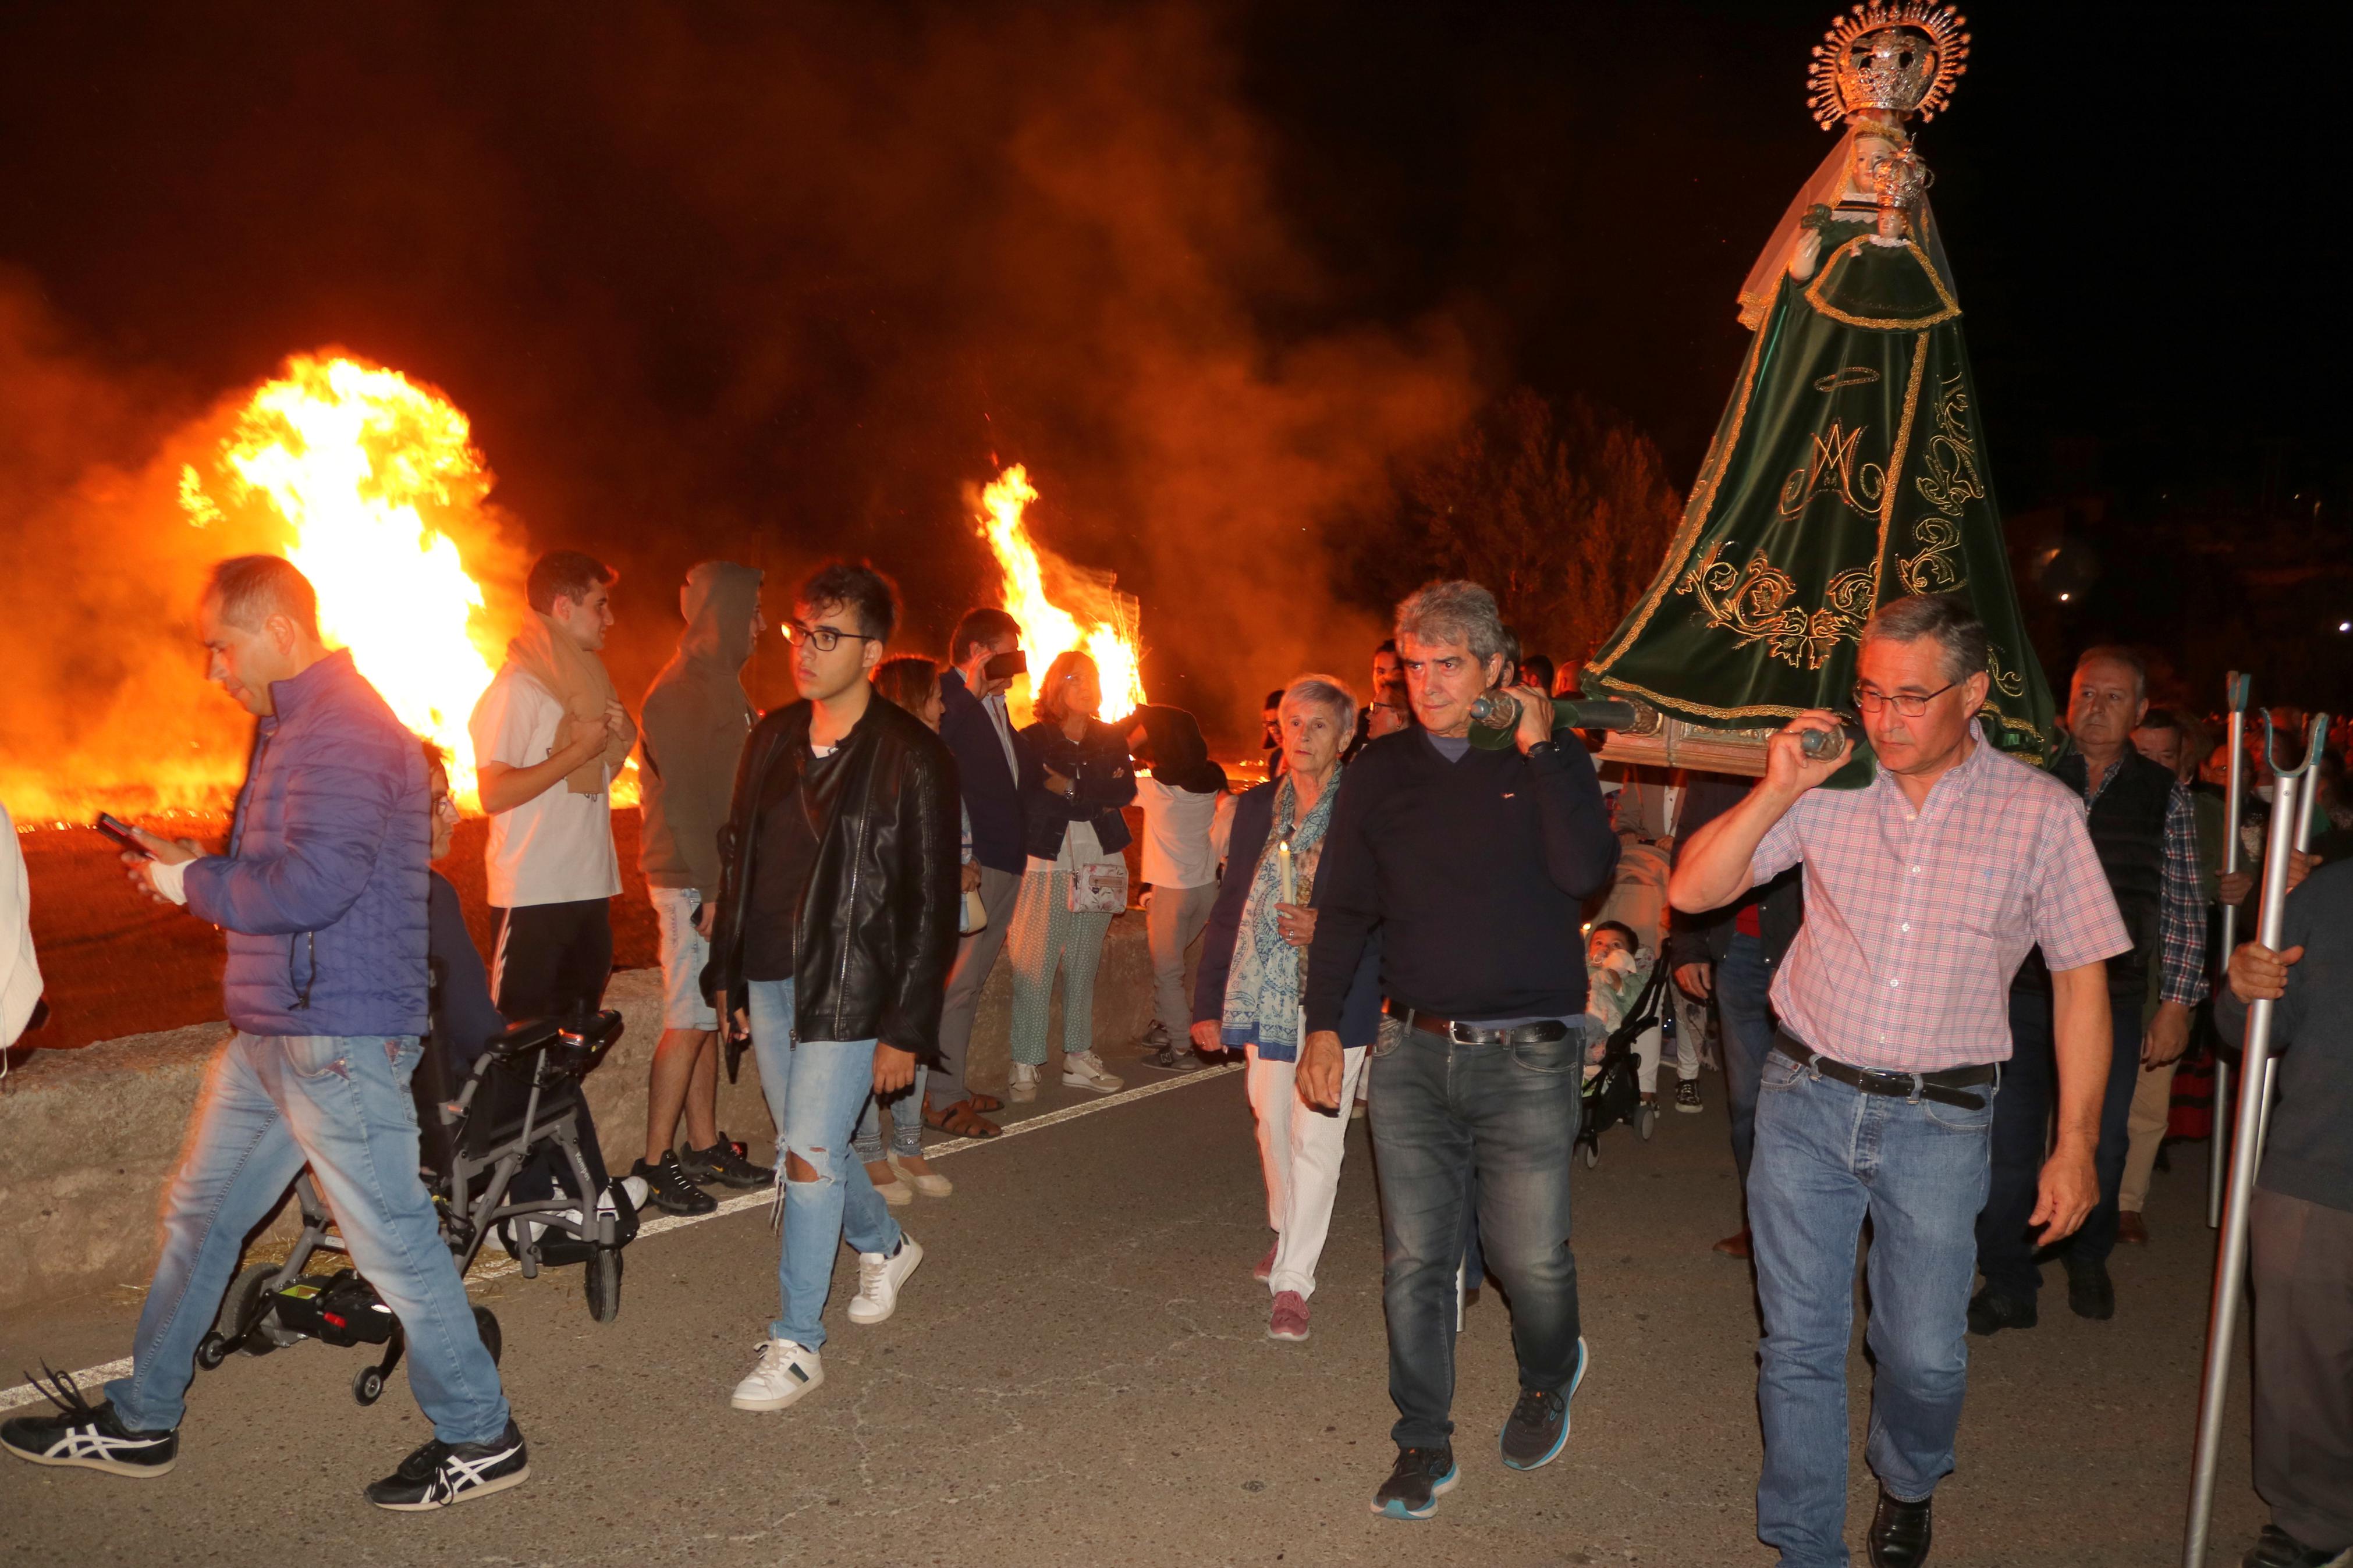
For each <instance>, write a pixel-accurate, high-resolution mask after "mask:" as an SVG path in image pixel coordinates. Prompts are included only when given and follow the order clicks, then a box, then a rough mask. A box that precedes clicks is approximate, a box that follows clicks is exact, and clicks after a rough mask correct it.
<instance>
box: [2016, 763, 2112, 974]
mask: <svg viewBox="0 0 2353 1568" xmlns="http://www.w3.org/2000/svg"><path fill="white" fill-rule="evenodd" d="M2036 860H2037V862H2038V863H2039V865H2040V867H2041V870H2042V875H2041V877H2040V879H2038V880H2037V881H2036V884H2035V889H2034V919H2033V925H2034V940H2035V941H2036V942H2038V943H2039V944H2041V946H2042V959H2043V962H2044V963H2048V964H2049V965H2050V966H2051V967H2052V969H2053V970H2062V969H2081V968H2083V967H2084V965H2085V964H2087V963H2097V962H2099V961H2100V960H2102V959H2108V958H2114V957H2116V955H2117V954H2118V953H2122V952H2130V951H2131V950H2132V934H2131V933H2130V932H2129V931H2126V930H2125V918H2124V916H2123V915H2122V914H2120V913H2118V912H2117V910H2116V894H2115V892H2114V891H2112V890H2111V889H2109V887H2108V874H2107V872H2105V870H2103V869H2101V867H2100V857H2099V854H2098V853H2097V851H2095V850H2094V849H2093V847H2092V833H2091V829H2090V827H2089V826H2087V825H2086V823H2085V821H2084V806H2083V803H2082V802H2081V801H2077V800H2072V799H2070V800H2054V801H2052V804H2051V806H2050V808H2049V816H2047V817H2046V818H2045V819H2044V822H2043V826H2042V849H2041V851H2040V853H2039V854H2038V855H2037V856H2036Z"/></svg>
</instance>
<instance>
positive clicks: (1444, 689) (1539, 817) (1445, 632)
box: [1298, 582, 1618, 1519]
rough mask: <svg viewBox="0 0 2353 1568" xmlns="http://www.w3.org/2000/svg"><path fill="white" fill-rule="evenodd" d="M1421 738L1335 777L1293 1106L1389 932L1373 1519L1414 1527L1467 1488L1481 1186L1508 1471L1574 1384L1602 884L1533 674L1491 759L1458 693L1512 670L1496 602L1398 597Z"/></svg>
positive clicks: (1596, 827) (1578, 1374) (1569, 751)
mask: <svg viewBox="0 0 2353 1568" xmlns="http://www.w3.org/2000/svg"><path fill="white" fill-rule="evenodd" d="M1397 639H1398V654H1399V656H1400V658H1401V659H1402V662H1403V664H1404V667H1405V676H1406V689H1407V693H1408V695H1409V698H1410V699H1411V700H1412V703H1413V709H1414V716H1415V717H1416V718H1417V719H1419V721H1420V724H1419V728H1416V729H1412V730H1408V731H1401V732H1398V733H1396V734H1390V735H1383V736H1381V737H1379V738H1377V739H1376V740H1373V741H1371V742H1367V743H1366V746H1365V748H1364V750H1363V752H1360V753H1359V754H1358V755H1357V758H1356V761H1355V762H1354V763H1351V764H1349V766H1348V769H1347V771H1346V773H1345V774H1344V775H1343V776H1342V778H1341V781H1340V787H1339V793H1338V795H1337V797H1336V799H1335V804H1334V806H1333V814H1332V825H1331V827H1330V829H1329V831H1328V833H1327V835H1326V837H1325V842H1324V859H1323V863H1322V866H1321V868H1320V869H1319V871H1318V874H1317V877H1316V880H1315V891H1314V905H1315V909H1316V923H1315V930H1314V937H1313V941H1312V945H1311V947H1310V950H1309V953H1310V956H1309V961H1308V965H1307V982H1306V1005H1307V1029H1308V1034H1307V1039H1306V1043H1305V1046H1304V1047H1303V1051H1302V1053H1301V1057H1300V1062H1299V1069H1298V1089H1299V1096H1300V1098H1301V1099H1302V1100H1305V1101H1307V1102H1308V1103H1309V1104H1311V1105H1317V1106H1321V1107H1323V1108H1324V1109H1326V1110H1336V1109H1338V1107H1339V1105H1340V1101H1341V1097H1342V1094H1343V1092H1344V1086H1345V1072H1344V1054H1343V1046H1344V1044H1345V1042H1344V1040H1343V1037H1342V1035H1341V1033H1340V1031H1341V1030H1342V1028H1343V1027H1344V1026H1345V1020H1344V1014H1345V1005H1344V1004H1345V1001H1346V999H1347V995H1348V992H1349V987H1350V983H1351V980H1352V978H1353V977H1354V976H1355V975H1356V969H1357V965H1358V963H1359V961H1360V960H1361V959H1362V957H1363V955H1364V953H1365V952H1366V946H1367V944H1368V942H1371V941H1372V940H1373V931H1374V928H1375V927H1376V926H1377V927H1378V928H1379V932H1380V934H1379V942H1380V971H1379V973H1380V989H1381V991H1382V992H1383V994H1386V995H1387V996H1388V1011H1389V1013H1390V1015H1391V1016H1393V1017H1395V1018H1396V1019H1398V1021H1399V1022H1400V1023H1401V1024H1402V1025H1403V1027H1401V1028H1398V1029H1394V1030H1387V1029H1385V1030H1382V1031H1380V1038H1379V1039H1377V1041H1376V1042H1375V1043H1374V1044H1373V1045H1372V1046H1371V1047H1369V1051H1370V1054H1371V1058H1372V1059H1371V1060H1370V1062H1369V1063H1367V1065H1366V1071H1367V1073H1368V1074H1369V1075H1370V1077H1371V1078H1372V1079H1373V1080H1374V1087H1373V1093H1372V1096H1371V1100H1372V1115H1371V1121H1372V1132H1373V1146H1374V1148H1375V1149H1376V1150H1377V1152H1378V1159H1377V1162H1376V1164H1377V1175H1378V1178H1379V1181H1380V1184H1381V1200H1382V1201H1381V1231H1382V1241H1383V1255H1384V1259H1385V1261H1384V1265H1383V1272H1382V1294H1383V1298H1384V1301H1385V1305H1386V1306H1387V1309H1388V1330H1389V1397H1390V1398H1391V1399H1392V1400H1393V1401H1395V1402H1396V1405H1397V1407H1398V1421H1397V1425H1396V1426H1394V1427H1393V1428H1392V1429H1391V1434H1390V1435H1391V1436H1392V1437H1393V1438H1394V1440H1395V1441H1396V1443H1397V1446H1398V1458H1397V1464H1396V1467H1395V1468H1394V1469H1393V1470H1392V1472H1391V1473H1390V1476H1389V1478H1388V1480H1387V1481H1385V1482H1383V1483H1382V1485H1381V1487H1380V1489H1378V1490H1377V1491H1376V1492H1375V1493H1374V1496H1373V1502H1372V1506H1373V1511H1374V1512H1376V1513H1378V1514H1382V1515H1385V1516H1386V1517H1388V1518H1391V1519H1427V1518H1428V1517H1430V1513H1431V1512H1432V1511H1433V1510H1435V1509H1436V1508H1437V1498H1438V1494H1440V1493H1441V1492H1443V1491H1445V1490H1447V1489H1450V1488H1451V1487H1452V1486H1453V1485H1454V1484H1455V1482H1456V1481H1457V1479H1459V1472H1458V1471H1457V1469H1456V1468H1455V1462H1454V1449H1453V1442H1452V1436H1453V1431H1454V1424H1453V1421H1452V1419H1451V1407H1452V1405H1453V1401H1454V1337H1455V1315H1456V1297H1455V1270H1456V1268H1457V1267H1458V1266H1459V1265H1460V1264H1461V1261H1462V1242H1463V1237H1464V1234H1465V1231H1466V1228H1467V1226H1466V1222H1467V1220H1468V1219H1469V1215H1467V1214H1466V1213H1465V1212H1464V1211H1465V1208H1466V1206H1467V1205H1468V1202H1469V1197H1468V1194H1470V1193H1471V1192H1472V1190H1473V1180H1474V1177H1475V1183H1476V1185H1475V1190H1476V1192H1477V1194H1478V1199H1477V1202H1478V1222H1479V1239H1480V1244H1481V1246H1482V1248H1483V1250H1484V1252H1485V1255H1486V1266H1487V1268H1488V1271H1489V1272H1491V1273H1492V1274H1493V1275H1494V1276H1495V1278H1496V1279H1497V1280H1499V1281H1500V1282H1501V1284H1502V1285H1503V1287H1504V1289H1505V1290H1506V1291H1508V1292H1509V1293H1510V1296H1511V1300H1512V1343H1513V1349H1514V1352H1515V1355H1516V1358H1517V1360H1518V1363H1519V1384H1520V1394H1519V1398H1518V1400H1517V1402H1516V1403H1515V1404H1514V1406H1513V1409H1512V1411H1511V1413H1510V1415H1508V1416H1507V1417H1506V1418H1505V1419H1504V1424H1503V1436H1502V1447H1503V1458H1504V1463H1505V1464H1506V1465H1508V1466H1510V1467H1512V1468H1514V1469H1524V1470H1529V1469H1535V1468H1537V1467H1538V1466H1541V1465H1545V1464H1547V1463H1549V1462H1550V1461H1551V1460H1552V1459H1553V1458H1556V1456H1557V1455H1558V1454H1559V1453H1560V1450H1561V1447H1562V1446H1563V1445H1564V1444H1565V1443H1566V1442H1567V1436H1568V1401H1569V1399H1570V1397H1571V1396H1572V1395H1574V1394H1575V1393H1576V1392H1577V1383H1578V1381H1579V1380H1580V1379H1581V1378H1582V1377H1583V1375H1584V1373H1585V1342H1584V1340H1583V1338H1582V1337H1581V1335H1580V1334H1579V1332H1578V1322H1577V1260H1576V1258H1575V1256H1574V1254H1572V1253H1571V1251H1570V1250H1569V1190H1568V1189H1569V1175H1568V1172H1569V1149H1570V1144H1571V1142H1572V1141H1573V1140H1574V1139H1575V1137H1576V1135H1577V1114H1578V1110H1579V1099H1578V1087H1579V1084H1580V1082H1581V1080H1582V1076H1583V1075H1582V1072H1581V1070H1580V1069H1581V1068H1582V1067H1583V1065H1584V1047H1583V1041H1584V1033H1583V1029H1582V1027H1581V1026H1580V1020H1581V1018H1582V1016H1583V1014H1584V1011H1585V972H1584V967H1583V965H1582V964H1580V963H1577V955H1578V953H1580V952H1581V951H1582V949H1583V941H1582V938H1581V935H1580V933H1579V931H1578V924H1579V921H1580V918H1581V905H1582V903H1583V901H1584V900H1586V899H1587V898H1588V897H1589V896H1591V895H1592V894H1594V893H1596V892H1599V890H1600V889H1602V888H1603V887H1604V886H1606V885H1607V884H1608V882H1609V873H1610V870H1611V868H1613V867H1614V866H1615V865H1616V864H1617V859H1618V841H1617V838H1616V837H1615V836H1614V835H1612V834H1611V832H1610V831H1609V818H1608V816H1607V814H1606V813H1605V812H1604V810H1603V808H1602V804H1601V790H1600V786H1599V784H1598V783H1596V781H1595V779H1594V776H1593V762H1592V759H1591V758H1590V757H1588V756H1587V755H1586V752H1585V748H1584V747H1583V746H1582V745H1581V744H1579V743H1578V742H1577V741H1576V740H1575V739H1574V738H1573V737H1568V738H1563V739H1560V740H1556V739H1555V738H1554V732H1553V728H1552V700H1551V699H1550V698H1549V697H1547V696H1546V694H1545V693H1543V692H1540V691H1536V690H1534V689H1530V688H1527V687H1515V688H1514V689H1512V690H1511V691H1510V696H1511V697H1512V698H1513V699H1514V700H1516V701H1517V702H1518V704H1519V717H1518V721H1517V724H1516V728H1515V729H1514V731H1513V732H1512V733H1511V734H1510V735H1509V737H1508V738H1506V739H1504V741H1503V742H1502V746H1501V749H1496V750H1488V749H1484V748H1482V747H1474V746H1473V745H1472V741H1471V738H1470V735H1471V705H1472V703H1473V702H1474V701H1476V700H1479V699H1480V698H1482V696H1488V695H1491V694H1493V695H1500V694H1501V693H1500V687H1501V683H1502V682H1504V680H1506V679H1514V678H1515V673H1514V672H1513V667H1512V666H1511V665H1509V664H1507V663H1506V662H1505V659H1504V652H1505V647H1506V634H1505V632H1504V627H1503V624H1502V621H1501V618H1500V617H1499V616H1498V615H1497V614H1496V608H1495V600H1494V596H1493V595H1491V594H1489V593H1488V592H1487V590H1486V589H1484V588H1482V587H1480V586H1479V585H1478V584H1475V583H1462V582H1452V583H1433V584H1430V585H1429V586H1428V587H1425V588H1423V589H1422V590H1421V591H1420V592H1419V593H1417V594H1415V595H1413V596H1412V597H1410V598H1409V599H1407V600H1406V601H1405V602H1404V603H1403V604H1402V605H1398V619H1397Z"/></svg>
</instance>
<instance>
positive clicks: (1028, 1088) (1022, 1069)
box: [1005, 1062, 1038, 1100]
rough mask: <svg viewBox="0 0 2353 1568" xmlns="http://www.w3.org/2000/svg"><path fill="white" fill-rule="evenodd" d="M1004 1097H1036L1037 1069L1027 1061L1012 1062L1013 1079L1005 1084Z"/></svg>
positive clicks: (1012, 1098) (1015, 1098) (1018, 1098)
mask: <svg viewBox="0 0 2353 1568" xmlns="http://www.w3.org/2000/svg"><path fill="white" fill-rule="evenodd" d="M1005 1098H1006V1099H1008V1100H1035V1099H1037V1098H1038V1069H1037V1068H1034V1067H1031V1066H1030V1065H1029V1063H1028V1062H1015V1063H1014V1064H1013V1081H1012V1083H1011V1084H1009V1085H1008V1086H1007V1088H1006V1090H1005Z"/></svg>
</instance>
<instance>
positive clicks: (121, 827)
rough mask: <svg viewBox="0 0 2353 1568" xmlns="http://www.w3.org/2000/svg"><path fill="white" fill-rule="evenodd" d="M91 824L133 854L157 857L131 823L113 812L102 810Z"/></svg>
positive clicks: (149, 857) (151, 858)
mask: <svg viewBox="0 0 2353 1568" xmlns="http://www.w3.org/2000/svg"><path fill="white" fill-rule="evenodd" d="M90 826H93V827H95V828H97V829H98V830H99V831H100V833H103V834H105V835H106V836H107V837H109V838H111V839H113V840H114V842H115V843H116V844H118V845H120V846H121V847H123V848H124V849H127V850H129V851H130V852H131V853H132V854H133V855H144V856H146V857H147V858H148V859H150V860H153V858H155V857H154V854H153V852H152V851H151V850H149V849H148V847H147V846H145V845H144V844H142V843H140V842H139V835H138V834H137V833H135V832H133V831H132V826H131V825H130V824H129V823H127V822H125V821H123V820H122V819H121V817H119V816H115V815H114V814H113V813H111V812H105V811H101V812H100V813H99V814H98V820H97V821H96V822H94V823H92V824H91V825H90Z"/></svg>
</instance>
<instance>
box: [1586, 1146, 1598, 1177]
mask: <svg viewBox="0 0 2353 1568" xmlns="http://www.w3.org/2000/svg"><path fill="white" fill-rule="evenodd" d="M1599 1163H1601V1146H1600V1145H1599V1144H1598V1143H1588V1144H1586V1145H1585V1168H1586V1169H1587V1170H1588V1171H1589V1170H1591V1169H1593V1167H1594V1166H1596V1165H1599Z"/></svg>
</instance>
